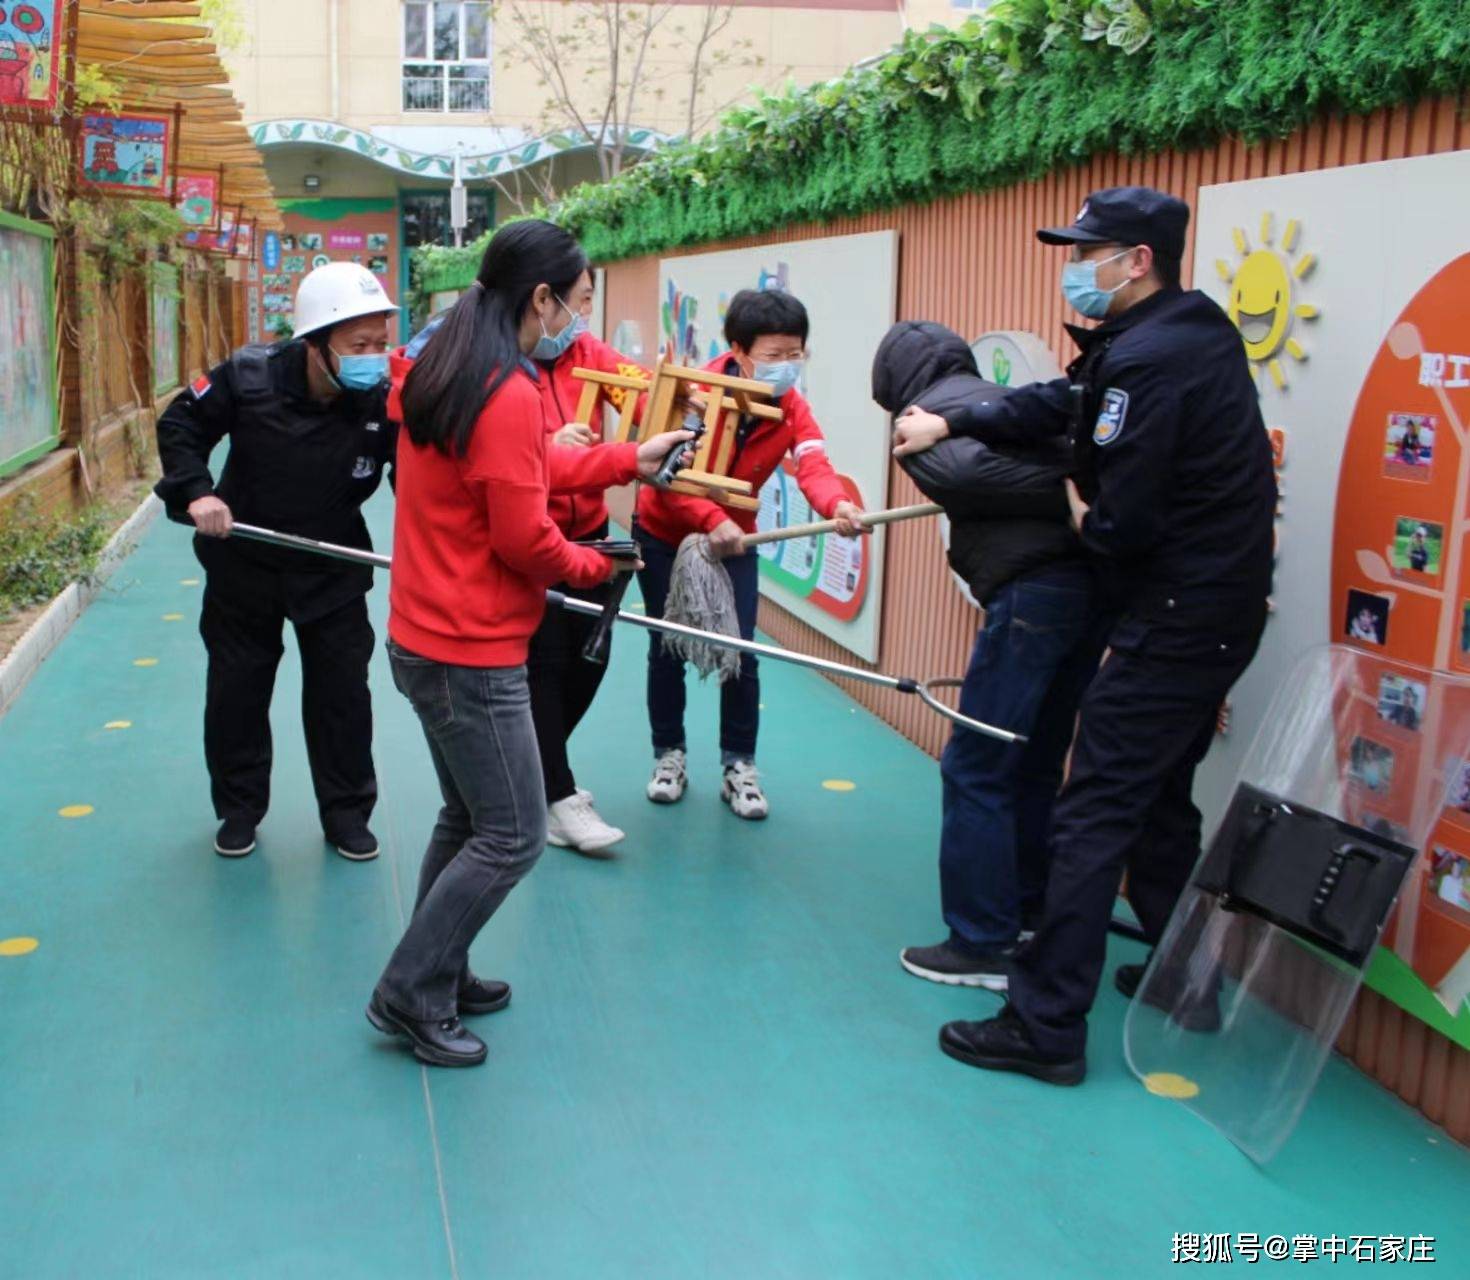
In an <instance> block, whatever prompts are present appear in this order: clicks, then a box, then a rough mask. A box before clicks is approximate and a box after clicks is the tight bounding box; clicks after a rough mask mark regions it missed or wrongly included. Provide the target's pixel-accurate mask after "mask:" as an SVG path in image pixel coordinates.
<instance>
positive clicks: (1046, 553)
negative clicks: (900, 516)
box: [873, 321, 1106, 991]
mask: <svg viewBox="0 0 1470 1280" xmlns="http://www.w3.org/2000/svg"><path fill="white" fill-rule="evenodd" d="M1009 394H1010V393H1009V389H1008V388H1005V387H999V386H996V385H995V384H993V383H989V382H986V381H985V380H984V379H983V378H981V377H980V374H979V370H978V369H977V368H976V365H975V357H974V355H973V354H972V353H971V351H970V348H969V347H968V346H967V345H966V344H965V341H964V339H963V338H961V337H960V336H959V335H958V334H957V333H955V332H953V331H952V330H950V329H946V328H945V327H944V326H943V325H940V324H932V323H929V322H927V321H906V322H904V323H902V324H897V325H894V326H893V328H892V329H890V330H889V331H888V334H887V336H886V337H885V338H884V339H883V341H882V343H881V344H879V347H878V352H877V355H876V356H875V358H874V361H873V399H874V400H875V401H877V403H878V404H879V405H881V406H882V407H883V408H884V409H886V410H888V412H889V413H893V414H898V413H902V412H903V411H905V410H906V409H908V408H910V407H911V406H914V405H918V406H920V407H922V408H924V409H926V410H928V411H929V412H931V413H939V414H943V413H944V412H945V411H946V410H947V409H951V408H952V407H954V406H956V405H963V404H970V403H972V402H974V401H975V400H977V399H986V398H990V399H999V398H1003V397H1005V396H1007V395H1009ZM1069 461H1070V451H1069V450H1068V449H1067V447H1066V445H1065V442H1062V441H1058V440H1044V441H1042V443H1040V444H1039V445H1037V446H1035V447H1029V448H1028V447H1018V448H1014V449H1007V450H1006V451H1005V452H1004V453H1002V452H1000V451H998V450H994V449H991V448H988V447H987V446H986V445H984V444H982V443H981V442H980V441H979V440H975V439H969V438H959V437H957V438H954V439H949V440H945V441H943V442H942V443H941V444H939V445H937V446H936V447H935V448H933V449H930V450H928V451H927V452H924V453H916V454H912V455H910V456H908V457H904V458H901V459H900V460H899V464H900V465H901V466H902V467H903V469H904V471H905V472H906V473H907V474H908V476H909V478H910V479H912V480H913V481H914V483H915V484H916V485H917V486H918V487H919V489H920V490H921V491H922V492H923V493H924V495H925V496H926V497H928V498H929V499H930V500H931V501H933V502H937V503H939V505H940V506H942V507H943V508H944V510H945V514H946V516H947V517H948V518H949V521H950V544H949V562H950V566H951V567H952V568H953V569H954V571H955V572H956V573H957V574H958V575H959V576H960V577H961V578H963V579H964V580H965V582H966V583H967V584H968V585H969V588H970V592H971V594H972V595H973V596H974V598H975V599H976V600H977V601H978V602H979V603H980V604H981V606H982V608H983V609H984V610H985V619H984V624H983V625H982V627H981V629H980V632H979V634H978V635H977V637H976V639H975V649H974V653H973V655H972V657H971V659H970V667H969V671H968V672H967V673H966V676H965V683H964V687H963V689H962V690H961V693H960V710H961V711H963V712H964V713H965V714H967V715H971V716H974V717H976V718H977V719H981V720H985V721H988V722H990V723H992V724H1003V725H1005V726H1006V727H1007V728H1011V729H1014V730H1015V731H1016V732H1018V733H1021V734H1024V735H1026V736H1027V737H1028V738H1029V742H1028V743H1027V744H1026V745H1025V746H1024V747H1017V746H1008V745H1006V744H1003V743H1000V742H996V741H994V740H993V739H990V738H985V737H982V736H980V735H979V734H976V733H971V732H970V731H968V730H966V729H956V730H955V732H954V734H953V735H952V736H951V738H950V741H949V745H948V746H946V747H945V750H944V756H943V758H942V761H941V772H942V776H943V780H944V801H943V803H944V816H943V821H942V826H941V830H940V841H939V890H940V900H941V905H942V908H943V914H944V922H945V924H946V925H948V926H949V936H948V938H946V939H945V940H944V941H942V942H939V943H937V944H935V945H934V946H927V947H908V948H906V949H905V950H904V951H903V952H902V954H901V955H900V961H901V963H902V964H903V967H904V968H905V969H907V970H908V971H909V972H910V973H912V974H915V975H916V976H918V977H920V978H927V979H929V980H930V981H931V982H942V983H946V984H949V985H952V986H978V987H987V988H989V989H990V990H993V991H1004V990H1006V986H1007V983H1008V980H1009V974H1010V969H1011V963H1012V960H1013V957H1014V955H1015V951H1016V947H1017V944H1018V940H1019V938H1020V935H1021V933H1022V930H1023V929H1024V928H1025V927H1027V926H1028V925H1030V924H1031V923H1032V922H1033V921H1034V920H1035V919H1036V918H1037V917H1039V915H1040V913H1041V908H1042V903H1043V899H1044V895H1045V891H1046V876H1047V856H1046V847H1047V846H1046V837H1047V829H1048V827H1049V825H1050V822H1051V808H1052V801H1053V800H1054V799H1055V797H1056V794H1057V790H1058V788H1059V787H1060V785H1061V781H1062V766H1063V762H1064V760H1065V758H1066V754H1067V748H1068V746H1069V745H1070V744H1071V741H1072V727H1073V724H1074V722H1075V720H1076V715H1077V704H1078V702H1079V700H1080V698H1081V696H1082V692H1083V690H1084V689H1085V688H1086V686H1087V683H1088V681H1089V680H1090V679H1091V678H1092V675H1093V673H1094V672H1095V671H1096V670H1097V664H1098V659H1099V656H1100V654H1101V650H1102V636H1103V634H1104V633H1105V629H1106V628H1105V624H1104V622H1103V620H1102V619H1100V618H1099V617H1098V613H1097V608H1096V601H1095V594H1096V593H1095V591H1094V584H1093V574H1092V570H1091V567H1090V565H1089V564H1088V561H1087V559H1086V558H1085V556H1084V554H1083V549H1082V544H1081V541H1080V540H1079V539H1078V537H1077V534H1076V533H1075V532H1074V531H1073V529H1072V527H1071V525H1070V523H1069V515H1070V513H1069V510H1068V507H1067V496H1066V491H1065V489H1064V487H1063V486H1064V480H1065V477H1066V474H1067V467H1068V463H1069Z"/></svg>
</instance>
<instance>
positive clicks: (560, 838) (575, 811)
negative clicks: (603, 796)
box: [546, 791, 626, 853]
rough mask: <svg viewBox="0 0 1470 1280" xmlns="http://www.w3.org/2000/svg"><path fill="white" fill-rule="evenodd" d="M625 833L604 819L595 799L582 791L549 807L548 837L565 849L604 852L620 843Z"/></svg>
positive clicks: (551, 841)
mask: <svg viewBox="0 0 1470 1280" xmlns="http://www.w3.org/2000/svg"><path fill="white" fill-rule="evenodd" d="M625 834H626V833H625V832H622V831H619V830H618V828H617V827H613V826H609V825H608V824H607V823H606V822H604V821H603V820H602V818H601V817H600V816H599V814H598V812H597V810H596V809H594V808H593V807H592V800H591V798H590V797H588V796H587V795H586V794H585V793H583V792H581V791H578V792H575V793H573V794H572V795H569V796H568V797H567V798H566V799H565V800H558V801H557V802H556V803H555V804H553V805H550V806H549V807H548V808H547V810H546V839H547V842H548V843H550V844H554V845H557V846H558V847H560V848H562V849H575V850H576V851H577V852H578V853H601V852H602V851H603V850H604V849H607V848H609V847H610V846H612V845H615V844H617V842H618V841H619V840H621V839H622V838H623V836H624V835H625Z"/></svg>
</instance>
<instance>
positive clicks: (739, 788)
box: [720, 760, 771, 821]
mask: <svg viewBox="0 0 1470 1280" xmlns="http://www.w3.org/2000/svg"><path fill="white" fill-rule="evenodd" d="M720 799H721V800H723V801H724V802H725V803H726V804H727V805H729V806H730V809H731V812H733V813H734V814H735V816H736V817H737V818H748V819H750V820H751V821H759V820H760V819H761V818H764V817H765V816H766V815H767V814H768V813H770V811H771V806H770V805H769V804H768V803H766V793H765V792H764V791H762V790H761V776H760V774H759V772H757V770H756V767H755V765H753V764H751V762H750V761H749V760H737V761H736V762H735V763H734V764H727V765H726V766H725V782H724V785H723V786H722V787H721V788H720Z"/></svg>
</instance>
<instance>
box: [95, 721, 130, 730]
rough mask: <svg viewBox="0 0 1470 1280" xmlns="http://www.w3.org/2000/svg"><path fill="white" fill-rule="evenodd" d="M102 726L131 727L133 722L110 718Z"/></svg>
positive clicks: (106, 727)
mask: <svg viewBox="0 0 1470 1280" xmlns="http://www.w3.org/2000/svg"><path fill="white" fill-rule="evenodd" d="M102 727H103V728H104V729H131V728H132V727H133V722H132V721H131V720H109V721H108V722H107V723H106V724H105V725H103V726H102Z"/></svg>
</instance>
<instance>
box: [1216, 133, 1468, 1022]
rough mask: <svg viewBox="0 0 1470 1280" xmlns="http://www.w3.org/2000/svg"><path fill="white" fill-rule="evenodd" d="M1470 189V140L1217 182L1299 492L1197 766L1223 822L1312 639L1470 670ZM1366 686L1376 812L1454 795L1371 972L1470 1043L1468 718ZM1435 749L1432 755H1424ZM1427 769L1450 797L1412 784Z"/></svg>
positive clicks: (1358, 755)
mask: <svg viewBox="0 0 1470 1280" xmlns="http://www.w3.org/2000/svg"><path fill="white" fill-rule="evenodd" d="M1467 190H1470V152H1466V151H1460V152H1453V153H1449V154H1446V155H1438V156H1430V157H1425V158H1420V159H1412V160H1393V161H1387V162H1384V163H1380V164H1370V165H1356V166H1351V167H1347V168H1341V169H1332V170H1326V171H1322V172H1315V173H1304V174H1295V175H1291V176H1288V177H1280V178H1264V179H1258V180H1254V181H1249V182H1238V183H1228V184H1224V185H1220V186H1214V187H1206V188H1204V189H1203V190H1202V191H1201V192H1200V199H1199V208H1198V210H1197V214H1196V217H1197V230H1196V257H1195V275H1194V278H1195V282H1196V284H1197V285H1198V287H1200V288H1202V289H1203V290H1204V291H1205V292H1207V293H1209V294H1210V295H1211V296H1212V297H1214V298H1215V299H1216V300H1217V301H1219V302H1220V303H1221V304H1222V305H1223V306H1225V307H1226V308H1227V310H1228V311H1229V312H1230V314H1231V318H1232V319H1233V320H1234V321H1235V322H1236V324H1237V325H1238V327H1239V328H1240V329H1241V333H1242V339H1243V341H1244V342H1245V346H1246V354H1247V356H1248V358H1249V359H1250V361H1251V365H1252V368H1253V369H1254V371H1255V373H1256V376H1257V379H1258V385H1259V387H1260V393H1261V408H1262V411H1263V414H1264V417H1265V420H1266V425H1267V428H1268V430H1269V431H1270V432H1271V436H1272V444H1273V447H1274V450H1275V454H1276V460H1277V469H1278V480H1279V487H1280V491H1281V501H1280V505H1279V507H1278V518H1277V558H1276V579H1275V589H1274V598H1273V609H1272V613H1271V616H1270V619H1269V621H1268V623H1267V627H1266V633H1265V638H1264V640H1263V642H1262V646H1261V650H1260V653H1259V654H1258V656H1257V657H1256V660H1255V662H1254V663H1253V664H1252V665H1251V667H1250V669H1249V670H1248V671H1247V673H1246V675H1245V676H1244V677H1243V679H1242V680H1241V682H1240V684H1239V685H1238V686H1237V688H1236V689H1235V691H1234V692H1233V694H1232V699H1231V701H1232V708H1231V728H1230V731H1229V734H1228V736H1227V737H1226V738H1225V739H1224V740H1223V741H1221V742H1219V743H1217V745H1216V748H1215V750H1213V751H1212V752H1211V754H1210V755H1209V756H1208V757H1207V758H1206V760H1205V763H1204V765H1203V766H1202V767H1201V769H1200V772H1199V784H1198V789H1197V797H1198V798H1199V799H1200V801H1201V807H1202V808H1203V809H1204V811H1205V817H1206V820H1207V822H1209V823H1213V821H1214V820H1215V819H1216V818H1217V817H1218V816H1219V815H1220V813H1221V812H1222V811H1223V809H1224V806H1225V803H1226V801H1227V799H1228V796H1229V793H1230V789H1231V787H1232V786H1233V782H1234V778H1235V774H1236V770H1237V768H1238V766H1239V763H1240V760H1241V757H1242V755H1243V754H1244V752H1245V749H1246V747H1247V746H1248V744H1249V742H1250V739H1251V737H1252V735H1253V734H1254V733H1255V731H1256V730H1257V728H1258V727H1259V726H1260V724H1261V720H1262V718H1263V716H1264V715H1265V712H1266V706H1267V703H1268V702H1269V700H1270V698H1271V696H1272V695H1273V694H1274V693H1275V691H1276V690H1277V688H1278V687H1279V686H1280V684H1281V682H1282V680H1283V679H1284V677H1285V674H1286V672H1287V670H1288V669H1289V668H1290V666H1291V664H1292V661H1293V660H1294V659H1295V658H1296V657H1297V656H1298V655H1300V654H1301V653H1302V652H1303V651H1304V650H1305V649H1307V648H1309V647H1311V646H1314V645H1319V644H1321V643H1323V642H1324V641H1329V640H1330V641H1335V642H1339V643H1344V644H1349V645H1353V646H1355V647H1357V648H1360V649H1362V650H1364V651H1365V652H1368V653H1373V654H1381V655H1382V656H1383V658H1384V659H1385V660H1386V661H1388V660H1395V661H1397V662H1399V663H1412V664H1414V665H1416V666H1419V667H1423V668H1426V669H1434V670H1441V671H1447V672H1452V673H1462V674H1463V673H1470V569H1467V565H1466V559H1465V542H1466V538H1467V536H1470V510H1467V506H1470V440H1467V438H1466V432H1467V429H1470V325H1467V323H1466V315H1467V303H1466V299H1467V298H1470V224H1467V223H1466V222H1465V220H1464V219H1461V218H1456V217H1453V216H1447V214H1446V210H1451V209H1454V208H1456V207H1458V206H1459V204H1461V203H1463V193H1464V192H1465V191H1467ZM1368 696H1370V697H1371V698H1372V700H1373V701H1374V703H1375V707H1374V710H1375V711H1376V714H1375V715H1374V716H1373V717H1372V718H1371V721H1370V723H1371V730H1370V731H1367V732H1362V731H1357V730H1355V731H1354V733H1353V735H1352V741H1351V742H1350V743H1345V744H1344V750H1345V751H1346V752H1348V753H1350V756H1351V775H1352V777H1353V779H1354V786H1356V787H1357V788H1358V789H1359V791H1360V796H1359V799H1360V801H1361V816H1360V821H1362V822H1363V823H1364V824H1365V825H1370V826H1374V827H1377V828H1379V829H1381V830H1383V831H1385V832H1388V831H1392V830H1394V829H1395V828H1398V827H1401V826H1404V825H1407V822H1406V819H1407V815H1408V814H1409V813H1410V812H1411V811H1412V810H1413V808H1414V807H1415V806H1416V805H1422V804H1424V803H1426V802H1427V803H1430V804H1431V805H1432V806H1433V807H1434V810H1435V811H1436V812H1438V813H1439V820H1438V822H1437V825H1436V826H1435V829H1434V832H1433V834H1432V835H1431V838H1430V841H1429V844H1428V846H1427V847H1426V848H1425V849H1424V851H1423V856H1422V859H1421V861H1420V863H1419V865H1418V866H1417V868H1416V870H1415V871H1414V873H1413V874H1412V875H1411V876H1410V878H1409V881H1408V883H1407V885H1406V886H1405V890H1404V894H1403V896H1402V897H1401V899H1400V901H1399V905H1398V907H1397V909H1396V911H1395V915H1394V918H1393V920H1392V921H1391V922H1390V926H1389V929H1388V931H1387V932H1386V933H1385V935H1384V946H1383V947H1382V948H1380V951H1379V954H1378V956H1377V957H1376V958H1375V961H1374V963H1373V965H1372V967H1371V969H1370V970H1369V974H1368V982H1369V985H1370V986H1372V987H1373V988H1374V989H1376V990H1377V991H1379V992H1380V993H1382V994H1384V995H1386V996H1388V997H1389V998H1390V999H1392V1000H1394V1001H1395V1002H1397V1003H1398V1004H1400V1005H1402V1006H1403V1007H1405V1008H1406V1009H1408V1010H1409V1011H1410V1012H1411V1013H1413V1014H1414V1015H1415V1016H1416V1017H1418V1018H1420V1019H1421V1020H1423V1021H1425V1022H1427V1023H1429V1024H1430V1025H1431V1026H1434V1027H1435V1028H1436V1029H1438V1030H1440V1031H1442V1032H1443V1033H1444V1034H1445V1035H1447V1036H1449V1037H1450V1038H1451V1039H1453V1040H1455V1041H1457V1042H1458V1043H1459V1044H1461V1045H1464V1046H1466V1047H1470V1003H1467V998H1470V762H1467V761H1465V760H1462V759H1458V758H1456V755H1455V752H1454V750H1453V749H1451V748H1450V747H1448V746H1446V745H1443V744H1445V743H1448V742H1450V741H1452V740H1453V739H1454V737H1455V736H1456V735H1458V736H1460V737H1463V736H1464V729H1465V726H1464V725H1463V723H1459V722H1458V721H1460V720H1462V719H1463V716H1462V715H1461V713H1460V712H1459V711H1458V710H1457V709H1451V708H1448V707H1446V706H1442V705H1436V703H1435V700H1434V698H1433V697H1432V696H1429V693H1428V691H1427V690H1426V689H1425V688H1424V686H1423V685H1421V684H1419V683H1418V682H1416V681H1414V680H1412V679H1411V678H1409V677H1406V676H1403V675H1401V674H1395V673H1393V672H1389V671H1387V670H1386V671H1385V672H1384V673H1383V674H1382V677H1381V679H1380V680H1379V681H1378V688H1377V689H1375V690H1371V691H1369V692H1368ZM1452 718H1453V719H1454V720H1455V721H1456V723H1455V724H1454V725H1453V726H1452V725H1451V723H1450V721H1451V719H1452ZM1424 752H1428V753H1430V760H1431V762H1432V764H1433V766H1434V767H1433V769H1432V770H1426V771H1419V770H1415V769H1413V768H1410V767H1409V763H1410V761H1411V760H1414V759H1418V758H1420V754H1421V753H1424ZM1399 764H1402V765H1403V767H1401V768H1396V765H1399ZM1416 772H1423V773H1426V774H1432V775H1433V781H1432V783H1430V784H1428V785H1430V786H1432V788H1433V791H1434V794H1433V795H1432V796H1425V795H1411V794H1409V792H1410V791H1411V790H1412V789H1413V788H1412V787H1411V786H1410V785H1409V784H1408V783H1407V782H1406V779H1411V778H1412V777H1413V776H1414V775H1415V773H1416ZM1446 796H1447V797H1448V803H1447V804H1444V805H1443V809H1442V811H1440V805H1441V804H1442V802H1443V799H1444V797H1446Z"/></svg>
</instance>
